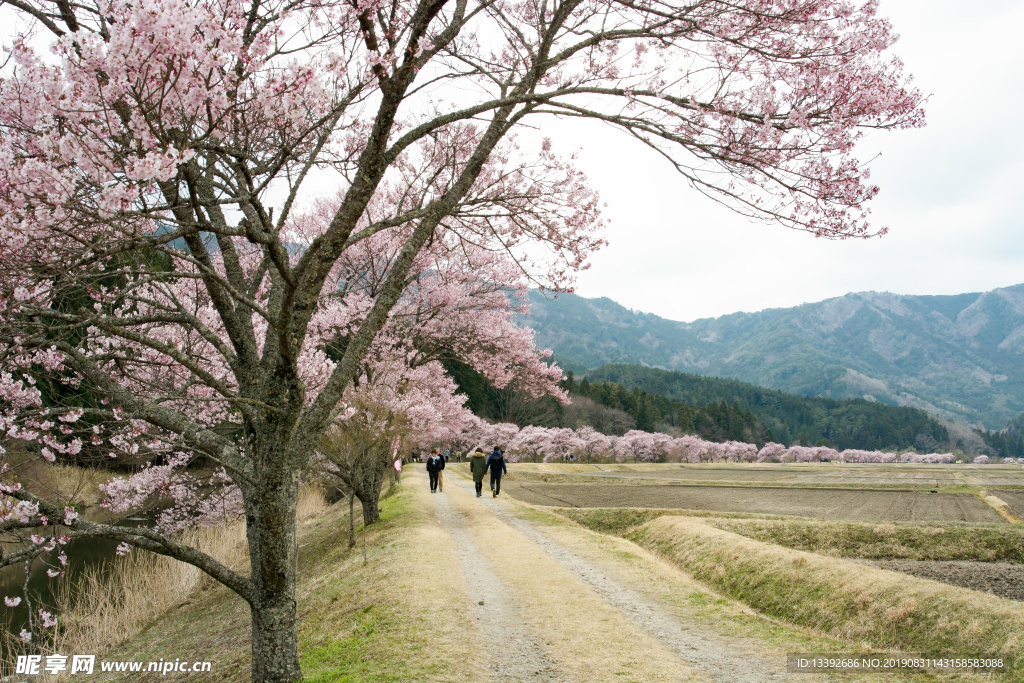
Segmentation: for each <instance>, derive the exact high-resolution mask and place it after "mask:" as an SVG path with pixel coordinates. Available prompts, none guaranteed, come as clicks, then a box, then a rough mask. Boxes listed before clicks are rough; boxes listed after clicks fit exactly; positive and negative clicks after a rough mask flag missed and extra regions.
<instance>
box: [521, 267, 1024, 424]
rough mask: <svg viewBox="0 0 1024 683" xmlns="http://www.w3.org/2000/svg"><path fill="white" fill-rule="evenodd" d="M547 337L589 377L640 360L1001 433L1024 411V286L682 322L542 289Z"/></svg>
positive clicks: (867, 295) (536, 303)
mask: <svg viewBox="0 0 1024 683" xmlns="http://www.w3.org/2000/svg"><path fill="white" fill-rule="evenodd" d="M531 302H532V310H531V313H530V315H529V317H527V318H526V319H525V322H526V323H527V324H528V325H530V326H531V327H533V328H534V329H535V330H536V332H537V338H538V343H539V344H540V345H541V346H546V347H549V348H551V349H553V350H554V353H555V358H556V359H557V360H558V362H559V363H560V364H561V365H562V366H563V367H565V368H567V369H572V370H575V371H576V373H577V374H578V375H579V374H582V373H583V372H585V371H586V370H589V369H592V368H596V367H598V366H600V365H604V364H608V363H632V364H641V365H649V366H652V367H658V368H665V369H669V370H681V371H686V372H693V373H697V374H701V375H712V376H718V377H732V378H736V379H740V380H743V381H746V382H751V383H753V384H757V385H759V386H765V387H770V388H773V389H778V390H780V391H784V392H787V393H790V394H800V395H807V396H824V397H830V398H837V399H840V398H865V399H868V400H869V401H878V402H881V403H888V404H890V405H909V406H916V407H920V408H924V409H925V410H927V411H928V412H931V413H933V414H937V415H941V416H945V417H948V418H955V419H961V420H965V421H967V422H969V423H971V424H978V423H981V424H982V425H984V426H985V427H986V428H988V429H992V430H998V429H1002V428H1003V427H1004V426H1006V425H1007V423H1008V422H1009V420H1010V419H1012V418H1013V417H1014V416H1016V415H1018V414H1019V413H1020V412H1021V411H1024V285H1017V286H1014V287H1006V288H1002V289H997V290H993V291H991V292H985V293H980V294H960V295H955V296H900V295H895V294H885V293H876V292H862V293H858V294H848V295H846V296H843V297H839V298H836V299H829V300H827V301H822V302H817V303H812V304H805V305H803V306H797V307H794V308H786V309H773V310H766V311H761V312H759V313H735V314H732V315H726V316H722V317H720V318H715V319H705V320H697V321H694V322H692V323H679V322H674V321H671V320H666V319H664V318H660V317H658V316H655V315H651V314H647V313H640V312H636V311H631V310H629V309H626V308H624V307H622V306H620V305H619V304H617V303H615V302H614V301H612V300H610V299H585V298H582V297H578V296H575V295H564V294H563V295H559V297H558V298H557V299H552V298H547V297H545V296H544V295H542V294H540V293H539V292H533V293H532V295H531Z"/></svg>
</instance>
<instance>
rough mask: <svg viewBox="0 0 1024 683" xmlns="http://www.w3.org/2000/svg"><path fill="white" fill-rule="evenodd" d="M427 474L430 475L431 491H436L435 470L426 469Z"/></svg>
mask: <svg viewBox="0 0 1024 683" xmlns="http://www.w3.org/2000/svg"><path fill="white" fill-rule="evenodd" d="M427 474H429V475H430V490H431V491H436V490H437V472H430V471H427Z"/></svg>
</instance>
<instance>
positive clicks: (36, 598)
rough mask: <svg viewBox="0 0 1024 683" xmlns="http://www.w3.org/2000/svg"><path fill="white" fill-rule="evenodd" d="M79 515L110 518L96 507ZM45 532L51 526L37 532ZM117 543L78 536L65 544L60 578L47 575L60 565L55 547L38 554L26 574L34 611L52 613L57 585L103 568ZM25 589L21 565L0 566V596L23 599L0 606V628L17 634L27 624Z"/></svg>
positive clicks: (131, 522)
mask: <svg viewBox="0 0 1024 683" xmlns="http://www.w3.org/2000/svg"><path fill="white" fill-rule="evenodd" d="M82 517H83V518H85V519H88V520H89V521H93V522H106V521H110V516H109V514H107V513H106V511H105V510H103V509H102V508H99V507H93V508H87V509H86V510H85V511H84V512H83V514H82ZM119 524H122V525H124V526H142V525H145V524H147V521H146V520H143V519H131V520H120V521H119ZM48 531H50V529H42V530H38V531H37V532H36V533H46V532H48ZM117 546H118V542H117V541H112V540H110V539H106V538H79V539H75V540H73V541H71V542H69V543H68V544H67V545H66V546H64V548H65V550H64V552H65V554H66V555H67V556H68V566H67V568H66V570H65V576H64V577H61V578H53V579H51V578H50V577H49V576H47V574H46V571H47V570H48V569H51V568H53V567H55V566H59V565H58V562H57V554H58V553H57V551H56V550H55V551H53V552H50V553H43V554H42V555H40V556H39V557H37V558H36V559H35V560H34V561H33V562H32V565H31V567H30V568H29V576H28V595H29V597H30V598H31V600H32V609H33V611H36V610H38V609H39V608H43V609H45V610H47V611H49V612H53V611H54V610H53V605H54V593H55V591H57V589H58V586H59V584H60V583H62V582H70V585H71V586H74V585H76V584H77V583H78V581H79V579H80V578H81V577H82V575H83V574H84V573H85V572H87V571H90V570H95V569H97V568H99V569H100V570H101V571H102V567H103V566H104V565H107V564H109V563H110V561H111V560H113V559H114V558H115V557H116V556H117V552H116V551H117ZM24 592H25V565H24V564H18V565H13V566H10V567H4V568H3V569H0V596H7V597H12V598H13V597H21V599H22V601H21V604H20V605H18V606H17V607H7V606H6V605H0V610H2V614H3V617H2V618H0V628H3V629H9V630H10V631H11V632H12V633H20V632H21V629H23V628H27V627H28V623H29V622H28V604H27V603H26V601H25V597H24ZM72 597H73V596H72ZM36 614H38V612H36Z"/></svg>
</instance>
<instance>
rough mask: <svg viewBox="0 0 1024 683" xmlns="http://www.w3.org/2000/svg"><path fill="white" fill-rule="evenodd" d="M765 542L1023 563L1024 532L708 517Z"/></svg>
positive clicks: (868, 554)
mask: <svg viewBox="0 0 1024 683" xmlns="http://www.w3.org/2000/svg"><path fill="white" fill-rule="evenodd" d="M707 523H708V524H710V525H712V526H715V527H718V528H719V529H724V530H726V531H732V532H735V533H737V534H741V535H743V536H747V537H749V538H753V539H755V540H758V541H763V542H766V543H775V544H777V545H781V546H785V547H787V548H792V549H794V550H806V551H808V552H814V553H821V554H830V555H835V556H839V557H855V558H860V559H866V560H971V561H976V562H1024V529H1022V528H1021V527H1019V526H1010V525H1008V524H986V525H980V524H971V525H968V524H891V523H889V524H870V523H861V522H830V521H804V520H755V519H747V520H740V519H715V518H712V519H708V520H707Z"/></svg>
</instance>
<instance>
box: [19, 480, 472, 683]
mask: <svg viewBox="0 0 1024 683" xmlns="http://www.w3.org/2000/svg"><path fill="white" fill-rule="evenodd" d="M107 477H108V475H107V474H106V473H103V475H102V476H101V477H100V479H99V481H105V480H106V478H107ZM34 479H35V481H34V482H33V485H34V486H37V487H46V488H51V489H58V490H59V491H60V493H61V494H62V497H64V499H66V500H77V501H81V502H82V503H84V504H85V505H91V504H95V502H96V501H97V500H98V498H96V495H94V494H97V495H98V491H95V483H96V481H94V479H96V477H95V476H92V475H90V473H89V472H88V471H82V470H79V469H78V468H53V467H48V468H40V469H39V472H37V473H34ZM393 494H394V495H390V496H387V497H385V498H384V499H383V500H382V501H381V520H382V521H381V523H379V524H376V525H373V526H372V527H369V528H368V529H362V528H360V529H359V531H358V535H357V544H356V547H355V548H353V549H351V550H349V548H348V512H349V510H348V505H347V502H345V501H341V502H340V503H338V504H336V505H334V506H331V507H329V508H328V507H327V505H326V503H325V502H324V500H323V494H322V492H319V491H316V490H304V491H303V493H302V494H301V496H300V501H299V510H298V517H299V562H298V574H299V585H298V597H299V600H298V602H299V620H300V627H299V648H300V660H301V664H302V668H303V672H304V674H305V676H306V680H308V681H351V682H355V681H405V680H438V681H459V680H477V679H479V678H481V676H480V675H479V673H480V672H478V671H476V668H475V667H476V665H474V664H473V663H466V662H463V661H461V657H460V654H462V653H464V652H466V651H473V650H475V649H477V648H478V647H479V644H478V643H475V642H474V639H475V638H476V636H475V630H474V629H473V624H472V623H471V617H470V616H469V614H470V611H471V609H472V607H471V603H470V601H469V599H468V597H467V596H466V595H464V592H465V590H464V585H463V584H461V583H459V582H457V581H456V580H454V579H453V578H449V577H450V574H451V573H450V572H449V571H447V570H448V569H450V566H449V565H450V561H451V558H450V557H449V554H448V553H450V550H449V549H448V548H447V546H446V545H445V543H446V539H444V538H443V532H441V531H440V530H439V529H437V527H436V524H435V523H434V521H433V519H432V518H428V516H427V514H426V513H425V512H424V511H423V508H422V506H421V505H416V504H415V503H414V501H413V500H412V498H413V494H412V492H411V491H409V490H408V487H396V488H395V489H394V491H393ZM355 513H356V519H357V520H358V519H359V514H360V509H359V506H358V505H357V506H356V509H355ZM184 540H185V541H187V542H189V543H192V544H195V546H196V547H198V548H201V549H202V550H204V551H206V552H208V553H210V554H211V555H213V556H214V557H216V558H217V559H218V560H220V561H221V562H223V563H225V564H226V565H228V566H230V567H232V568H233V569H235V570H237V571H240V572H243V573H246V574H247V573H248V553H247V545H246V539H245V533H244V527H243V526H242V525H235V526H232V527H225V528H216V529H202V530H195V531H189V532H185V534H184ZM425 576H432V577H433V578H432V579H431V580H429V581H427V580H424V579H423V577H425ZM72 596H74V599H72ZM57 599H58V602H60V603H62V605H63V607H64V609H62V610H61V614H60V628H59V633H58V634H57V639H56V641H55V642H54V644H53V646H54V651H56V652H63V653H67V652H78V653H83V652H94V653H97V654H99V658H100V659H107V660H135V661H156V660H159V659H161V658H162V659H164V660H174V659H175V658H181V659H187V660H190V661H196V660H205V661H211V662H213V666H214V669H213V674H214V676H215V678H216V680H218V681H247V680H249V661H250V660H249V657H250V652H249V647H250V646H249V642H250V640H249V630H250V625H249V610H248V606H247V605H246V604H245V603H244V601H243V600H242V599H241V598H239V597H237V596H235V595H234V594H233V593H231V592H230V591H228V590H227V589H226V588H224V587H223V586H221V585H220V584H217V583H216V582H214V581H213V580H212V579H210V578H209V577H207V576H205V575H204V574H202V573H201V572H199V571H198V570H196V569H195V568H193V567H191V566H190V565H186V564H183V563H180V562H177V561H174V560H170V559H168V558H164V557H159V556H155V555H152V554H149V553H144V552H140V551H134V552H132V553H130V554H129V555H127V556H125V557H123V558H117V559H116V560H115V561H114V562H113V563H111V564H110V565H109V566H104V567H102V568H97V569H96V570H93V571H90V572H88V573H87V574H86V575H85V576H83V577H81V578H80V579H79V581H78V585H76V586H75V587H74V588H72V587H70V586H66V585H65V586H63V587H61V588H60V589H59V590H58V595H57ZM425 623H429V624H431V625H432V628H433V631H432V632H427V631H425V630H424V629H423V627H422V625H423V624H425ZM439 643H443V644H444V645H443V646H441V647H439V646H438V644H439ZM428 652H429V655H428ZM106 676H107V678H104V677H103V676H99V677H97V680H119V678H118V676H115V675H112V674H107V675H106ZM120 676H121V678H122V679H123V676H124V674H120ZM151 676H152V675H151ZM175 676H176V679H177V680H186V679H185V677H184V676H183V675H182V674H176V675H175ZM197 676H198V677H201V678H202V680H208V679H209V676H210V674H197ZM45 678H47V679H50V678H51V677H49V676H46V677H45ZM158 678H159V676H153V678H152V680H157V679H158ZM132 680H141V681H145V680H149V679H147V678H146V676H145V675H141V676H140V675H133V679H132ZM161 680H162V679H161ZM197 680H199V678H197Z"/></svg>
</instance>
